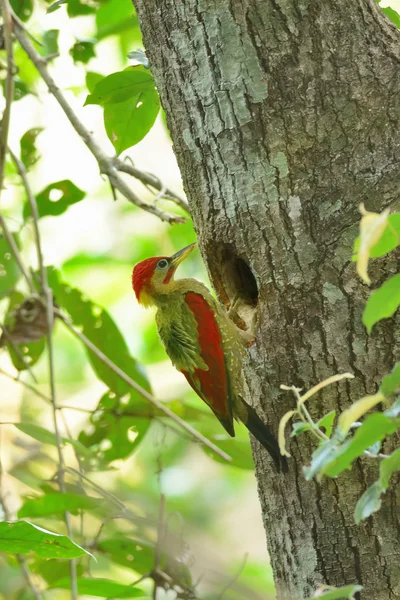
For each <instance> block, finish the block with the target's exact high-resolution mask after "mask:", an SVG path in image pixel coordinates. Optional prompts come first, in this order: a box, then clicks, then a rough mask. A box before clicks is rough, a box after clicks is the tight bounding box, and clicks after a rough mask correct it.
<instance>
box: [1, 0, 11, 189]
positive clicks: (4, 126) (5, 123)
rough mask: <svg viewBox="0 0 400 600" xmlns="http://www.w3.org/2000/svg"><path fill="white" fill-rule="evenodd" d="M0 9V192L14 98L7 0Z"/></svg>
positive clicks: (2, 183)
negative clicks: (0, 76) (0, 99)
mask: <svg viewBox="0 0 400 600" xmlns="http://www.w3.org/2000/svg"><path fill="white" fill-rule="evenodd" d="M0 9H1V13H2V15H3V36H4V46H5V50H6V53H7V78H6V91H5V99H6V105H5V108H4V112H3V117H2V119H1V131H0V193H1V191H2V189H3V186H4V171H5V167H6V157H7V140H8V131H9V128H10V117H11V105H12V102H13V99H14V55H13V47H12V44H13V42H12V18H11V10H10V4H9V1H8V0H0Z"/></svg>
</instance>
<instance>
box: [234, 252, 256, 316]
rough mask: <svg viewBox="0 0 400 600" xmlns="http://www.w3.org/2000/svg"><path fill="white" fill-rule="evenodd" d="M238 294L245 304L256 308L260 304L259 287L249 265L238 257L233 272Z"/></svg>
mask: <svg viewBox="0 0 400 600" xmlns="http://www.w3.org/2000/svg"><path fill="white" fill-rule="evenodd" d="M232 275H233V280H234V283H235V287H236V293H237V294H238V295H239V297H240V298H241V300H242V301H243V302H244V303H245V304H249V305H250V306H256V305H257V302H258V286H257V281H256V278H255V277H254V275H253V272H252V270H251V269H250V267H249V265H248V264H247V263H246V262H245V261H244V260H243V259H242V258H239V257H236V258H235V260H234V263H233V270H232Z"/></svg>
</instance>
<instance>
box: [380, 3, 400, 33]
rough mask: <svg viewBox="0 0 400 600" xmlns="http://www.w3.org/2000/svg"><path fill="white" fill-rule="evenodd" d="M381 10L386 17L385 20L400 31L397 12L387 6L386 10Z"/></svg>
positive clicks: (399, 18) (399, 16)
mask: <svg viewBox="0 0 400 600" xmlns="http://www.w3.org/2000/svg"><path fill="white" fill-rule="evenodd" d="M381 10H382V12H383V13H385V15H386V16H387V18H388V19H389V20H390V21H392V23H394V25H396V27H397V28H398V29H400V15H399V13H398V12H396V11H395V10H393V8H391V7H390V6H387V7H386V8H382V7H381Z"/></svg>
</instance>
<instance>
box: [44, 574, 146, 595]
mask: <svg viewBox="0 0 400 600" xmlns="http://www.w3.org/2000/svg"><path fill="white" fill-rule="evenodd" d="M51 588H52V589H55V588H58V589H62V590H70V589H71V580H70V579H69V578H66V579H60V580H59V581H56V582H55V583H54V584H53V585H52V586H51ZM78 593H79V594H82V595H87V596H98V597H100V598H110V597H113V598H139V597H143V591H142V590H140V589H138V588H136V587H132V586H130V585H122V584H121V583H117V582H116V581H111V580H110V579H100V578H93V579H90V578H88V577H78Z"/></svg>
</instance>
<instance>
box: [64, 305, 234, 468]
mask: <svg viewBox="0 0 400 600" xmlns="http://www.w3.org/2000/svg"><path fill="white" fill-rule="evenodd" d="M54 314H55V315H57V317H59V318H60V319H61V321H62V322H63V323H64V325H65V326H66V327H67V328H68V329H69V330H70V331H71V332H72V333H73V334H74V335H75V336H76V337H77V338H79V339H80V340H81V342H83V343H84V344H85V346H86V347H87V348H89V350H91V351H92V352H93V354H95V355H96V356H97V358H99V359H100V360H101V361H102V362H103V363H104V364H105V365H107V366H108V367H109V368H110V369H111V370H112V371H114V373H116V374H117V375H118V376H119V377H121V379H123V380H124V381H125V382H126V383H127V384H128V385H130V386H131V387H132V388H133V389H134V390H136V391H137V392H138V393H139V394H140V395H141V396H143V398H146V400H147V401H148V402H150V403H151V404H153V405H154V406H155V407H156V408H158V410H159V411H161V412H163V413H164V414H165V415H166V416H167V417H169V418H170V419H172V420H173V421H175V423H178V425H180V426H181V427H182V428H183V429H185V430H186V431H187V432H188V433H190V435H191V436H192V438H194V439H195V440H197V441H198V442H200V443H201V444H203V445H204V446H207V448H210V450H212V451H213V452H215V454H218V456H220V457H221V458H223V459H224V460H226V461H227V462H230V461H231V460H232V459H231V457H230V456H229V455H228V454H226V452H224V451H223V450H221V449H220V448H218V446H216V445H215V444H213V443H212V442H211V441H210V440H209V439H208V438H206V437H205V436H204V435H202V434H201V433H200V432H199V431H197V430H196V429H194V427H192V426H191V425H189V423H186V422H185V421H183V420H182V419H181V418H180V417H178V415H176V414H175V413H174V412H172V410H170V409H169V408H168V407H167V406H164V405H163V404H162V402H160V401H159V400H157V399H156V398H154V397H153V396H152V395H151V394H149V392H147V391H146V390H145V389H144V388H142V387H141V386H140V385H139V384H138V383H136V381H134V380H133V379H132V378H131V377H129V375H127V374H126V373H125V372H124V371H122V369H120V368H119V367H118V366H117V365H116V364H115V363H114V362H112V360H110V359H109V358H108V356H106V355H105V354H103V352H102V351H101V350H99V349H98V348H97V346H95V345H94V344H93V343H92V342H91V341H90V340H89V339H88V338H87V337H86V336H85V335H84V334H83V333H81V332H80V331H79V330H78V329H76V327H74V326H73V324H72V323H71V322H70V320H69V319H67V318H66V317H65V315H64V314H63V313H62V312H61V311H60V310H59V309H58V308H55V309H54Z"/></svg>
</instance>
